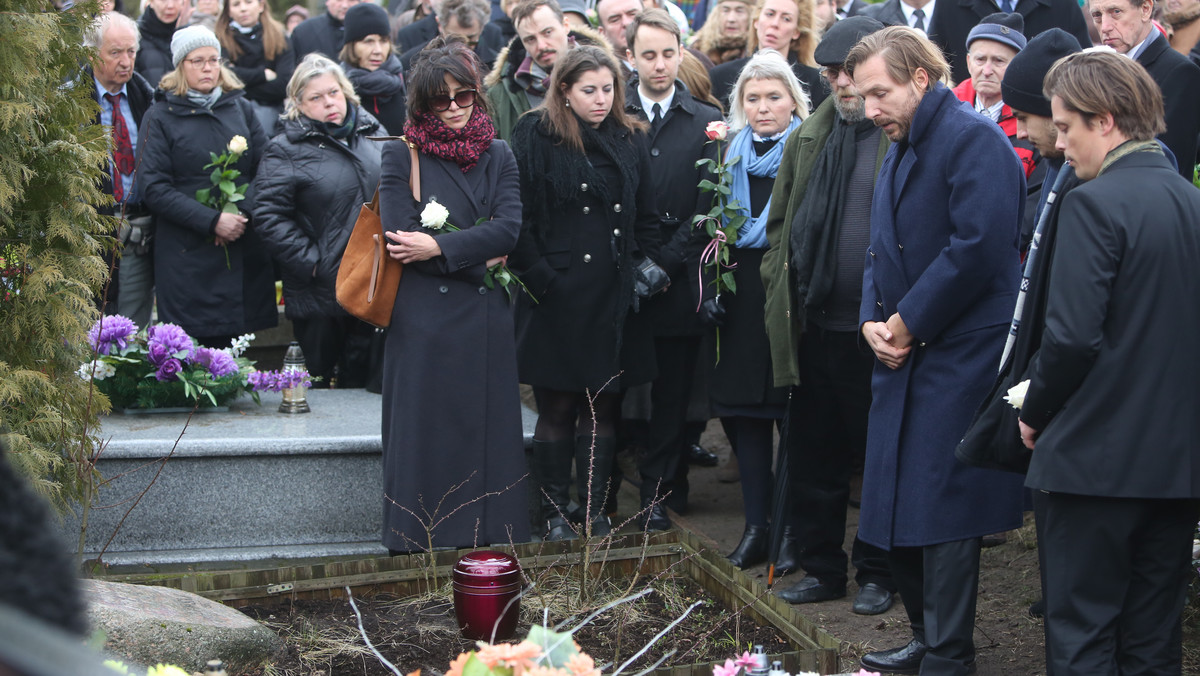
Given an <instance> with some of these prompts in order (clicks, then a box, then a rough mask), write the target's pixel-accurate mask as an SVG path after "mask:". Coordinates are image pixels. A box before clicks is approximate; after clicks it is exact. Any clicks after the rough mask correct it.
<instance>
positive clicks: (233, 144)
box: [229, 136, 249, 155]
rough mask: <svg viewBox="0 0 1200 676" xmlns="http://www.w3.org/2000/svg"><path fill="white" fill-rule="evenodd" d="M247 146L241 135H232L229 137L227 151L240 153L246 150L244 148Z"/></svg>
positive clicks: (235, 153)
mask: <svg viewBox="0 0 1200 676" xmlns="http://www.w3.org/2000/svg"><path fill="white" fill-rule="evenodd" d="M248 147H249V146H248V145H246V139H245V137H243V136H234V137H233V138H231V139H229V152H231V153H233V154H234V155H241V154H242V153H244V152H246V148H248Z"/></svg>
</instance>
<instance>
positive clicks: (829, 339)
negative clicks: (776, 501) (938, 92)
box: [761, 16, 896, 615]
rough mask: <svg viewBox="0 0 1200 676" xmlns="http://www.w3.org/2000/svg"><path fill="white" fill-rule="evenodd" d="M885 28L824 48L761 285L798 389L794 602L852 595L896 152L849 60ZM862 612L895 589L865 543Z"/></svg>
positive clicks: (784, 175)
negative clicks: (869, 332)
mask: <svg viewBox="0 0 1200 676" xmlns="http://www.w3.org/2000/svg"><path fill="white" fill-rule="evenodd" d="M882 28H883V24H882V23H880V22H879V21H876V20H875V19H872V18H870V17H866V16H855V17H850V18H848V19H843V20H841V21H838V22H837V23H835V24H834V25H833V26H832V27H830V29H829V31H828V32H827V33H826V34H825V37H824V39H822V40H821V43H820V44H819V45H817V49H816V52H815V58H816V60H817V63H819V64H820V65H821V66H823V67H824V70H823V74H824V77H825V78H826V79H827V80H828V82H829V87H830V89H831V90H832V96H830V97H829V98H827V99H826V100H825V101H824V102H823V103H822V104H821V105H819V106H818V107H817V109H816V110H815V111H813V114H812V116H810V117H809V118H808V120H806V121H805V123H804V126H802V127H801V128H800V131H798V132H797V133H796V134H795V135H794V136H793V138H791V139H789V140H788V142H787V145H786V146H785V148H784V157H783V161H782V164H781V165H780V167H779V176H778V178H777V179H776V181H775V192H774V194H773V196H772V200H771V204H773V205H774V206H773V207H772V208H771V211H770V213H769V214H768V216H767V240H768V242H769V244H770V249H769V250H768V252H767V253H766V255H765V256H764V257H763V262H762V268H761V272H762V278H763V285H764V286H765V288H766V327H767V335H768V338H769V339H770V344H771V362H772V365H773V368H774V378H775V385H776V386H780V387H782V386H790V387H791V388H792V391H791V397H790V399H789V401H790V405H789V409H788V416H789V424H788V425H787V426H786V429H787V430H788V436H787V438H786V439H785V440H784V444H785V447H786V448H787V453H788V454H789V455H788V463H789V466H790V467H791V473H790V477H791V480H792V485H791V490H790V493H791V495H792V496H793V504H792V510H793V514H792V519H791V522H792V523H793V524H794V527H795V528H796V530H797V531H798V532H797V539H798V543H797V544H798V545H799V548H798V549H799V550H800V552H801V554H800V557H799V563H800V565H801V567H803V568H804V571H805V573H806V574H805V577H804V578H803V579H802V580H801V581H800V582H799V583H798V584H796V585H795V586H793V587H792V588H790V589H787V590H784V591H782V592H780V593H779V597H780V598H782V599H784V600H785V601H788V602H789V603H813V602H818V601H828V600H830V599H836V598H841V597H843V596H845V595H846V581H847V579H846V578H847V576H846V553H845V552H844V551H843V550H842V541H843V539H844V537H845V532H846V508H847V503H848V500H849V496H850V475H851V472H852V469H853V467H854V464H855V460H856V459H858V458H861V457H862V455H863V453H864V451H865V449H866V440H867V413H868V411H869V410H870V407H871V368H872V364H873V363H874V357H873V356H872V354H871V352H870V351H869V350H866V348H865V346H860V341H859V339H858V310H859V303H860V302H861V296H862V277H863V264H864V262H863V258H864V252H865V251H866V249H867V243H868V241H869V239H870V229H871V199H872V196H873V195H874V192H875V176H876V175H877V174H878V173H879V166H880V164H881V163H882V162H883V158H884V156H885V155H886V154H887V150H888V147H889V146H890V145H891V144H890V142H889V141H888V139H887V136H885V135H884V134H883V133H882V132H881V131H880V129H879V127H877V126H875V124H874V123H873V122H872V121H871V120H868V119H866V115H865V112H864V108H863V99H862V96H860V95H859V93H858V90H857V89H855V87H854V80H852V79H851V78H850V76H849V75H847V74H846V72H845V71H844V70H843V69H842V63H843V62H844V61H845V59H846V54H847V53H848V52H849V51H850V48H851V47H853V46H854V44H855V43H857V42H858V41H859V40H860V39H861V38H862V37H863V36H865V35H869V34H871V33H874V32H875V31H877V30H881V29H882ZM852 559H853V563H854V567H855V568H856V569H857V573H856V575H855V582H857V584H858V587H859V591H858V596H857V597H856V598H855V602H854V606H853V610H854V612H856V613H859V614H861V615H875V614H878V613H882V612H884V611H886V610H887V609H888V608H890V607H891V606H892V595H893V593H894V592H895V590H896V587H895V583H894V582H893V581H892V577H891V574H890V573H889V571H888V566H887V557H886V554H885V553H884V552H883V551H882V550H881V549H879V548H877V547H874V546H872V545H868V544H866V543H865V542H862V541H861V540H859V539H858V538H857V537H856V538H855V540H854V546H853V550H852Z"/></svg>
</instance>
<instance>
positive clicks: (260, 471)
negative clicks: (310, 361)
mask: <svg viewBox="0 0 1200 676" xmlns="http://www.w3.org/2000/svg"><path fill="white" fill-rule="evenodd" d="M308 401H309V406H310V407H311V409H312V412H311V413H305V414H299V415H288V414H283V413H279V412H278V408H279V403H280V395H279V394H276V393H264V394H263V395H262V405H261V406H258V405H256V404H255V403H254V402H253V401H252V400H250V399H249V398H248V397H246V398H243V399H241V400H239V401H237V402H234V404H233V405H231V406H230V407H229V410H228V411H224V412H206V413H200V412H197V413H196V414H194V415H192V417H191V420H190V421H189V420H188V414H186V413H139V414H113V415H109V416H105V417H104V418H103V420H102V423H101V424H102V427H101V431H100V436H101V438H102V439H103V440H104V441H105V442H106V445H105V447H104V450H103V453H102V455H101V457H100V460H99V462H98V464H97V469H98V470H99V472H100V474H101V476H102V477H104V479H106V480H109V483H107V484H105V485H104V487H103V488H102V489H101V491H100V495H99V497H98V498H97V500H96V501H95V505H94V506H93V508H92V509H91V511H90V512H89V514H88V524H87V537H86V539H85V545H84V558H85V559H94V558H96V557H97V556H99V555H100V552H101V550H102V549H104V554H103V557H102V560H103V561H104V562H106V563H108V564H110V565H119V566H126V565H142V566H154V565H161V564H177V563H204V562H214V561H243V562H248V561H261V560H267V559H297V558H309V557H323V556H377V555H386V553H387V551H386V550H385V549H384V548H383V547H382V545H381V544H380V533H381V529H382V511H383V499H382V495H383V477H382V442H381V440H380V420H381V407H382V399H381V397H380V396H379V395H375V394H371V393H369V392H366V391H364V390H310V391H309V392H308ZM536 417H537V416H536V414H534V413H533V412H532V411H530V410H528V409H524V410H523V411H522V418H523V423H524V426H525V438H526V443H527V444H528V443H529V441H530V440H531V439H532V435H533V424H534V422H535V421H536ZM177 439H178V443H176V440H177ZM173 446H174V452H172V447H173ZM168 455H169V456H170V457H169V458H168V459H167V460H166V462H165V464H164V463H163V462H162V458H164V457H166V456H168ZM160 467H161V473H159V474H158V476H157V478H156V477H155V474H156V473H158V472H159V469H160ZM147 487H149V488H147ZM143 491H144V492H145V495H143V496H142V497H141V500H140V502H137V505H136V507H133V509H132V511H130V512H129V514H128V516H126V512H127V511H129V510H130V507H132V506H133V504H134V502H135V501H137V499H138V496H139V495H140V494H141V493H143ZM77 511H78V510H77ZM122 519H124V522H123V523H122ZM62 528H63V529H64V532H65V535H66V536H67V537H68V539H69V541H71V542H74V541H76V540H78V534H79V529H80V518H79V515H78V514H75V515H73V516H68V518H65V519H64V521H63V524H62ZM110 538H111V542H108V541H109V539H110ZM106 543H107V549H105V545H106Z"/></svg>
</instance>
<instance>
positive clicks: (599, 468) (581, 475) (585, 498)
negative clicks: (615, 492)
mask: <svg viewBox="0 0 1200 676" xmlns="http://www.w3.org/2000/svg"><path fill="white" fill-rule="evenodd" d="M592 441H593V440H592V437H579V438H577V439H576V440H575V488H576V490H577V491H578V493H579V502H580V503H581V504H582V505H583V509H585V510H587V512H588V514H587V521H588V522H590V523H591V524H592V535H593V536H604V535H608V534H609V533H611V532H612V523H611V522H610V521H609V520H608V516H607V515H605V513H604V502H605V498H606V497H607V496H608V484H609V478H610V477H611V476H612V466H613V461H614V460H615V459H616V455H617V439H616V437H596V439H595V444H593V443H592ZM589 465H590V466H591V472H590V473H589V471H588V467H589ZM589 475H590V476H591V486H590V487H589V486H588V477H589Z"/></svg>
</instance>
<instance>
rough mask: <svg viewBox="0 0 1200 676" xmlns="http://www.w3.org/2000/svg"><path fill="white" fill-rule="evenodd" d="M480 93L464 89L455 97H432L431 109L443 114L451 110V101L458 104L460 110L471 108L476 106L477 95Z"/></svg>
mask: <svg viewBox="0 0 1200 676" xmlns="http://www.w3.org/2000/svg"><path fill="white" fill-rule="evenodd" d="M478 93H479V92H477V91H475V90H474V89H464V90H462V91H460V92H459V93H457V94H455V95H454V96H453V97H450V96H446V95H445V94H438V95H437V96H433V97H430V99H429V108H430V109H431V110H432V111H433V112H435V113H442V112H445V111H447V110H450V102H451V101H453V102H454V103H456V104H458V107H459V108H470V107H471V106H473V105H475V95H476V94H478Z"/></svg>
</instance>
